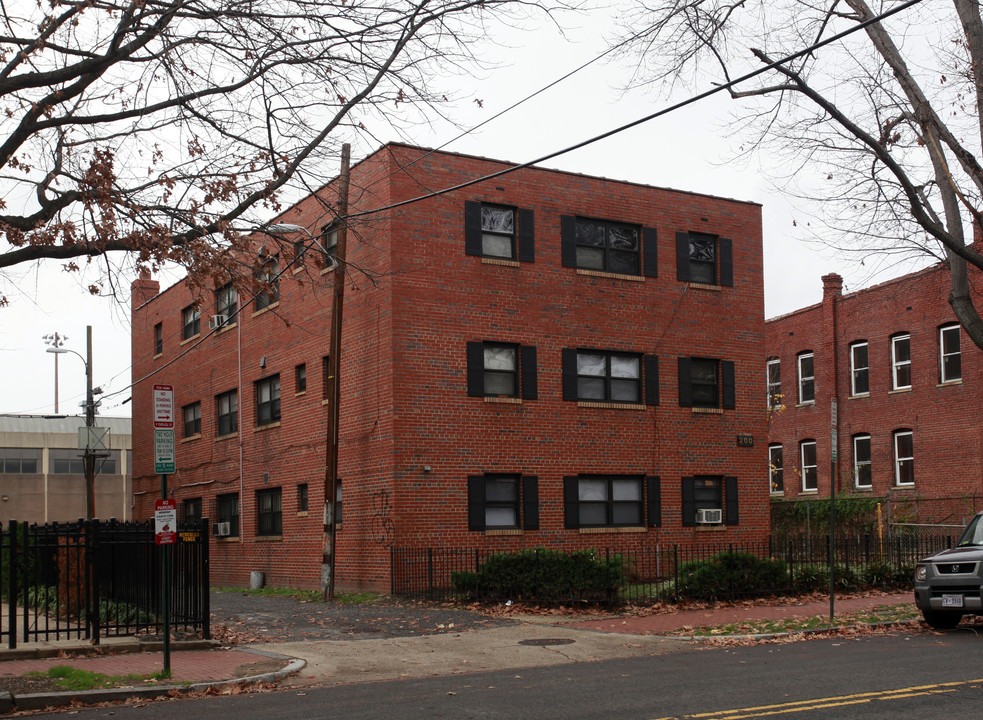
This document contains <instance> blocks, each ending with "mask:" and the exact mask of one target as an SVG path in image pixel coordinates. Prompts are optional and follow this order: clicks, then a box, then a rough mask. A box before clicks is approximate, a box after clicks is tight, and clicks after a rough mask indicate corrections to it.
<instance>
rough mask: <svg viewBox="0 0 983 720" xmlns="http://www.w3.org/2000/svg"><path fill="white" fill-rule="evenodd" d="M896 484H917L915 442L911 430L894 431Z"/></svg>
mask: <svg viewBox="0 0 983 720" xmlns="http://www.w3.org/2000/svg"><path fill="white" fill-rule="evenodd" d="M894 484H895V485H914V484H915V441H914V435H913V433H912V432H911V430H895V431H894Z"/></svg>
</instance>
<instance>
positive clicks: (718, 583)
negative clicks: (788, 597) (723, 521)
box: [676, 552, 788, 600]
mask: <svg viewBox="0 0 983 720" xmlns="http://www.w3.org/2000/svg"><path fill="white" fill-rule="evenodd" d="M786 589H788V574H787V573H786V571H785V565H784V563H782V562H781V561H780V560H768V559H761V558H759V557H758V556H756V555H754V554H753V553H747V552H724V553H720V554H719V555H716V556H714V557H713V558H711V559H709V560H706V561H700V562H689V563H684V564H683V565H681V566H680V568H679V581H678V583H677V585H676V594H677V595H679V596H680V597H693V598H702V599H706V600H712V599H715V598H720V597H726V596H727V595H729V594H732V593H733V594H744V595H746V594H761V595H771V594H775V593H779V592H782V591H784V590H786Z"/></svg>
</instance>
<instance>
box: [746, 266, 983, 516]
mask: <svg viewBox="0 0 983 720" xmlns="http://www.w3.org/2000/svg"><path fill="white" fill-rule="evenodd" d="M973 279H974V280H976V281H977V282H978V281H979V277H978V276H975V275H974V276H973ZM822 280H823V301H822V303H820V304H818V305H814V306H811V307H807V308H803V309H802V310H797V311H795V312H793V313H789V314H788V315H783V316H781V317H777V318H774V319H772V320H769V321H767V322H766V323H765V327H766V341H765V344H766V347H767V357H768V360H767V371H766V373H767V382H768V399H769V406H770V410H769V416H770V426H769V430H768V434H769V449H768V451H769V459H770V474H771V483H770V484H771V489H772V495H773V497H784V498H786V499H804V498H809V497H829V489H830V472H831V465H830V463H831V447H832V443H831V440H830V438H831V398H833V397H835V398H836V399H837V408H838V413H837V439H838V443H837V448H838V452H837V455H838V457H837V464H836V475H837V483H836V490H837V492H846V493H847V494H856V495H860V496H870V497H880V498H886V499H889V500H890V503H891V504H893V506H894V510H895V512H894V515H895V518H894V519H895V520H897V519H898V509H899V508H903V512H904V514H905V515H906V517H905V518H904V519H906V520H910V521H918V522H921V523H943V524H958V523H959V522H961V521H962V520H963V519H964V518H966V517H967V516H968V515H972V513H973V510H974V508H977V507H978V506H979V504H980V501H981V499H983V463H981V459H983V452H981V451H983V447H981V443H983V433H981V432H980V430H981V414H980V409H981V407H983V388H981V384H980V380H981V372H983V353H981V352H980V351H979V349H978V348H977V347H976V346H975V345H974V344H973V343H972V342H971V341H970V340H969V338H968V337H967V336H966V334H965V333H964V332H963V331H962V329H961V328H960V326H959V324H958V322H957V321H956V318H955V315H954V314H953V312H952V308H951V307H950V306H949V303H948V301H947V298H948V295H949V274H948V271H947V270H946V268H945V267H943V266H942V265H936V266H933V267H931V268H928V269H926V270H922V271H920V272H916V273H912V274H910V275H906V276H904V277H901V278H898V279H896V280H891V281H889V282H885V283H882V284H880V285H876V286H874V287H871V288H868V289H866V290H861V291H859V292H855V293H851V294H848V295H843V294H842V285H843V281H842V279H841V278H840V276H839V275H835V274H832V275H826V276H824V277H823V278H822Z"/></svg>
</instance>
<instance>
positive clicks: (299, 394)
mask: <svg viewBox="0 0 983 720" xmlns="http://www.w3.org/2000/svg"><path fill="white" fill-rule="evenodd" d="M306 394H307V391H306V390H301V391H300V392H295V393H294V397H300V396H301V395H306Z"/></svg>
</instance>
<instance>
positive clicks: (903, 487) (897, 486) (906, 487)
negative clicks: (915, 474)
mask: <svg viewBox="0 0 983 720" xmlns="http://www.w3.org/2000/svg"><path fill="white" fill-rule="evenodd" d="M894 489H895V490H914V489H915V483H905V484H904V485H901V484H900V483H895V484H894Z"/></svg>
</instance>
